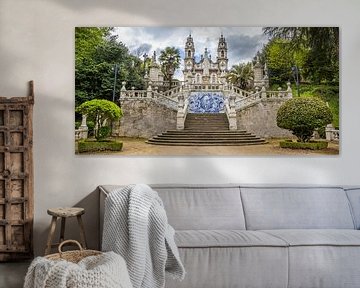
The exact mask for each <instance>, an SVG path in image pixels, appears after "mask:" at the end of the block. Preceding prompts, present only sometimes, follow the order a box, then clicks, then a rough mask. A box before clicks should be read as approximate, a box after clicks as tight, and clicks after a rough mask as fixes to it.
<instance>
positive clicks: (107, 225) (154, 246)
mask: <svg viewBox="0 0 360 288" xmlns="http://www.w3.org/2000/svg"><path fill="white" fill-rule="evenodd" d="M174 233H175V231H174V229H173V228H172V227H171V226H170V225H169V224H168V222H167V217H166V212H165V209H164V207H163V203H162V201H161V199H160V197H159V196H158V194H157V192H156V191H154V190H152V189H151V188H150V187H149V186H147V185H145V184H138V185H132V186H127V187H125V188H122V189H119V190H117V191H113V192H112V193H110V194H109V196H108V197H107V198H106V200H105V215H104V230H103V240H102V250H103V251H114V252H116V253H118V254H120V255H121V256H122V257H123V258H124V259H125V261H126V263H127V267H128V271H129V275H130V279H131V282H132V284H133V287H134V288H162V287H165V270H166V272H167V273H170V275H171V276H172V277H173V278H175V279H179V280H182V279H183V278H184V276H185V270H184V267H183V265H182V263H181V260H180V257H179V252H178V248H177V246H176V244H175V241H174Z"/></svg>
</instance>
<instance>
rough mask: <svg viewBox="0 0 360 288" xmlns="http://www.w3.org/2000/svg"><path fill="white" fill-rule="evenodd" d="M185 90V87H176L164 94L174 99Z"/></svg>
mask: <svg viewBox="0 0 360 288" xmlns="http://www.w3.org/2000/svg"><path fill="white" fill-rule="evenodd" d="M182 89H183V86H177V87H174V88H172V89H170V90H167V91H165V92H163V93H162V94H163V95H164V96H166V97H174V96H177V95H178V94H179V93H180V92H181V91H182Z"/></svg>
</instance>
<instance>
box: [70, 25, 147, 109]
mask: <svg viewBox="0 0 360 288" xmlns="http://www.w3.org/2000/svg"><path fill="white" fill-rule="evenodd" d="M111 31H112V29H111V28H92V27H82V28H79V29H77V30H76V33H75V42H76V43H78V44H75V48H76V49H75V55H76V61H75V105H76V106H79V105H80V104H81V103H83V102H84V101H89V100H92V99H107V100H112V98H113V89H114V80H115V69H114V68H115V64H116V65H117V67H118V70H117V72H118V75H117V80H118V81H117V82H116V86H115V90H116V92H119V91H120V88H121V82H122V81H126V82H127V86H128V87H135V88H137V89H143V88H144V80H143V76H144V74H145V69H144V65H143V64H142V61H141V60H140V59H139V58H138V57H135V56H133V55H131V54H130V53H129V49H128V48H127V47H126V46H125V45H124V44H123V43H121V42H120V41H119V40H118V38H117V36H114V35H110V34H111ZM116 94H117V93H116Z"/></svg>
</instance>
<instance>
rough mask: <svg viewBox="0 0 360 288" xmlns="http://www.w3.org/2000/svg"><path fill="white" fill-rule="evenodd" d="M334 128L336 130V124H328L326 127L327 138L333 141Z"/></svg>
mask: <svg viewBox="0 0 360 288" xmlns="http://www.w3.org/2000/svg"><path fill="white" fill-rule="evenodd" d="M333 130H334V126H333V125H332V124H328V125H326V127H325V135H326V140H327V141H332V140H334V139H333V133H332V132H333Z"/></svg>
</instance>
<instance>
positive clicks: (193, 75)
mask: <svg viewBox="0 0 360 288" xmlns="http://www.w3.org/2000/svg"><path fill="white" fill-rule="evenodd" d="M195 51H196V50H195V44H194V39H193V37H192V35H191V34H190V35H189V36H188V37H187V39H186V42H185V47H184V52H185V53H184V54H185V57H184V59H183V61H184V62H183V63H184V69H183V71H182V72H183V76H184V82H186V83H189V84H225V83H226V82H227V74H228V72H229V59H228V45H227V42H226V39H225V37H224V35H222V34H221V36H220V37H219V39H218V45H217V51H216V58H215V59H214V58H212V57H211V55H210V53H209V51H208V49H207V48H205V51H204V53H203V54H201V56H200V60H199V61H197V60H196V57H195ZM253 72H254V78H253V86H254V87H260V88H261V87H262V86H265V87H266V88H268V87H269V79H268V75H267V69H266V65H265V67H263V65H261V64H260V62H259V59H258V60H257V62H256V64H255V65H254V66H253ZM145 78H146V81H147V83H152V85H153V86H155V87H158V88H161V87H164V86H165V85H166V84H165V82H164V75H163V73H162V72H161V67H160V64H159V63H157V59H156V53H155V52H154V54H153V56H152V59H151V62H150V65H149V73H148V74H147V75H146V76H145ZM178 82H179V81H178V80H174V83H173V84H172V87H174V86H177V85H179V83H178Z"/></svg>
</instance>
